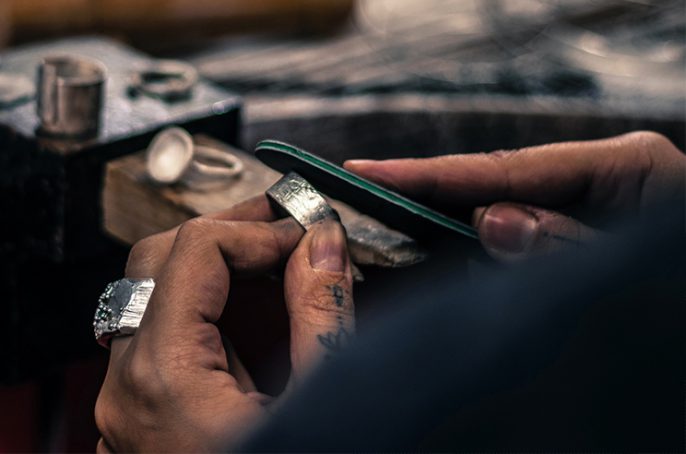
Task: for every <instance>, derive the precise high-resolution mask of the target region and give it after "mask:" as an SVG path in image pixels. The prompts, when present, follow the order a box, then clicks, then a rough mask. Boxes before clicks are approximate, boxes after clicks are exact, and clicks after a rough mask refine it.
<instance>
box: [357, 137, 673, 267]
mask: <svg viewBox="0 0 686 454" xmlns="http://www.w3.org/2000/svg"><path fill="white" fill-rule="evenodd" d="M345 168H346V169H348V170H350V171H352V172H354V173H357V174H358V175H360V176H363V177H365V178H367V179H370V180H372V181H375V182H377V183H379V184H382V185H384V186H387V187H390V188H392V189H395V190H397V191H399V192H402V193H405V194H408V195H409V196H410V197H412V198H414V199H416V200H419V201H423V202H424V203H427V204H429V205H432V206H434V207H436V208H437V209H439V210H441V211H444V212H446V213H448V214H452V215H458V216H459V215H461V214H463V213H464V209H465V208H473V207H477V208H476V209H474V210H473V214H472V216H471V219H472V224H473V225H474V227H475V228H477V230H478V232H479V237H480V240H481V242H482V244H483V246H484V248H485V249H486V251H488V253H489V254H490V255H491V256H492V257H494V258H495V259H497V260H501V261H504V262H513V261H518V260H522V259H526V258H529V257H531V256H535V255H541V254H546V253H550V252H553V251H555V250H558V249H560V248H563V247H580V246H583V245H584V244H585V243H587V242H588V241H590V240H591V239H592V238H594V237H597V236H603V235H606V234H607V232H606V231H605V230H604V229H603V228H602V226H601V225H591V224H590V222H597V221H598V220H599V219H602V218H603V217H606V218H607V217H609V218H611V219H616V218H617V217H619V216H623V215H634V216H636V215H638V216H640V215H641V213H642V211H644V209H645V208H646V207H647V206H649V205H651V204H652V203H655V202H656V201H657V200H659V199H661V198H664V197H672V196H681V197H683V196H684V194H686V187H685V185H686V183H685V182H686V157H685V156H684V154H683V153H682V152H681V151H679V150H678V149H677V148H676V147H675V146H674V145H673V144H672V143H671V142H670V141H669V140H668V139H667V138H665V137H664V136H661V135H659V134H656V133H653V132H634V133H630V134H625V135H621V136H618V137H613V138H609V139H604V140H595V141H586V142H566V143H556V144H549V145H543V146H536V147H531V148H524V149H521V150H513V151H496V152H493V153H477V154H464V155H449V156H441V157H436V158H427V159H392V160H386V161H367V160H364V161H359V160H356V161H348V162H346V163H345ZM608 215H609V216H608Z"/></svg>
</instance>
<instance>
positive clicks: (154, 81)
mask: <svg viewBox="0 0 686 454" xmlns="http://www.w3.org/2000/svg"><path fill="white" fill-rule="evenodd" d="M197 83H198V71H197V70H196V69H195V68H194V67H193V66H191V65H189V64H188V63H183V62H180V61H176V60H159V61H157V62H155V63H154V64H152V65H150V66H149V67H146V68H144V69H141V70H139V71H136V72H134V73H133V74H132V75H131V81H130V82H129V88H130V89H131V90H132V91H133V92H134V93H136V92H140V93H143V94H145V95H147V96H150V97H152V98H158V99H162V100H164V101H175V100H177V99H183V98H187V97H189V96H190V95H191V93H192V91H193V87H194V86H195V85H196V84H197Z"/></svg>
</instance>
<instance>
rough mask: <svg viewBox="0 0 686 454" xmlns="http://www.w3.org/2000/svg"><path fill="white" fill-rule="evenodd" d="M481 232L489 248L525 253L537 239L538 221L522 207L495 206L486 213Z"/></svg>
mask: <svg viewBox="0 0 686 454" xmlns="http://www.w3.org/2000/svg"><path fill="white" fill-rule="evenodd" d="M479 230H480V231H481V241H482V242H483V243H484V245H486V246H487V247H492V248H493V249H497V250H498V251H501V252H513V253H517V252H525V251H527V250H529V248H530V247H531V245H532V244H533V242H534V240H535V238H536V233H537V231H538V219H536V217H534V216H533V215H532V214H531V213H529V212H527V211H526V210H524V209H523V208H521V207H517V206H514V205H505V204H499V205H493V206H491V207H490V208H488V209H487V210H486V212H485V213H484V215H483V219H482V220H481V225H480V226H479Z"/></svg>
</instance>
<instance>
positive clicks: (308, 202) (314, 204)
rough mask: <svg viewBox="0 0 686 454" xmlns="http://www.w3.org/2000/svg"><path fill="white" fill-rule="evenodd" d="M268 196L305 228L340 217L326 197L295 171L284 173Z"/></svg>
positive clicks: (268, 191) (270, 189) (271, 188)
mask: <svg viewBox="0 0 686 454" xmlns="http://www.w3.org/2000/svg"><path fill="white" fill-rule="evenodd" d="M266 194H267V196H268V197H269V198H270V199H271V200H273V201H274V202H275V203H276V204H277V205H278V206H280V207H281V208H283V209H284V210H286V211H287V212H288V214H290V215H291V216H293V218H295V220H296V221H298V223H299V224H300V225H302V226H303V228H304V229H305V230H309V229H310V228H311V227H312V226H313V225H314V224H316V223H317V222H319V221H322V220H324V219H326V218H338V215H337V214H336V212H335V211H334V210H333V209H332V208H331V207H330V206H329V204H328V203H327V202H326V200H325V199H324V197H322V196H321V195H320V194H319V193H318V192H317V190H316V189H315V188H314V187H312V185H311V184H310V183H308V182H307V180H305V179H304V178H303V177H301V176H300V175H298V174H297V173H295V172H290V173H288V174H286V175H284V177H283V178H281V179H280V180H279V181H277V182H276V183H274V185H273V186H272V187H270V188H269V189H267V192H266Z"/></svg>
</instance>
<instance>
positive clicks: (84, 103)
mask: <svg viewBox="0 0 686 454" xmlns="http://www.w3.org/2000/svg"><path fill="white" fill-rule="evenodd" d="M105 74H106V70H105V67H104V66H103V65H102V64H101V63H99V62H97V61H95V60H90V59H86V58H81V57H72V56H61V57H48V58H46V59H45V60H43V62H42V63H41V64H40V65H39V66H38V84H37V85H38V88H37V91H38V102H37V104H36V108H37V113H38V118H39V119H40V132H41V133H43V134H47V135H51V136H59V137H84V138H85V137H92V136H96V135H97V134H98V130H99V128H100V117H101V113H102V105H103V98H104V86H105V77H106V76H105Z"/></svg>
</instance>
